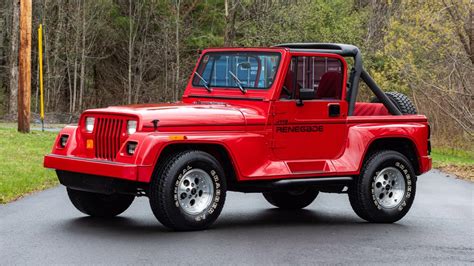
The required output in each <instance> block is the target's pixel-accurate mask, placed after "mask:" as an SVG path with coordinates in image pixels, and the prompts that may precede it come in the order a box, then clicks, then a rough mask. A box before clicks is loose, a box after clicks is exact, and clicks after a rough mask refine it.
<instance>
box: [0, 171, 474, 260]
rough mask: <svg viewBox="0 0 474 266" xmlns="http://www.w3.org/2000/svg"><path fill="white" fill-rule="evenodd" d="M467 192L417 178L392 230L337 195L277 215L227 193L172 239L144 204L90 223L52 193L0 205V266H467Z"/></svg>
mask: <svg viewBox="0 0 474 266" xmlns="http://www.w3.org/2000/svg"><path fill="white" fill-rule="evenodd" d="M473 188H474V184H473V183H471V182H467V181H462V180H457V179H454V178H451V177H446V175H445V174H443V173H440V172H438V171H432V172H430V173H428V174H425V175H423V176H421V177H420V178H419V181H418V192H417V195H416V199H415V203H414V205H413V207H412V209H411V210H410V212H409V213H408V215H407V216H406V217H405V218H404V219H402V220H401V221H399V222H397V223H395V224H369V223H366V222H364V221H363V220H361V219H360V218H358V217H357V216H356V215H355V214H354V213H353V211H352V209H351V207H350V205H349V201H348V199H347V195H345V194H320V195H319V196H318V198H317V199H316V201H315V202H314V203H313V204H311V205H310V206H309V207H307V208H306V209H304V210H301V211H296V212H286V211H281V210H278V209H275V208H272V207H271V206H270V205H269V204H268V203H267V202H266V201H265V200H264V199H263V197H262V196H261V195H260V194H243V193H229V194H228V198H227V201H226V205H225V207H224V211H223V212H222V214H221V216H220V217H219V219H218V220H217V222H216V223H215V224H214V226H213V227H212V228H211V229H209V230H205V231H200V232H184V233H178V232H170V231H168V230H167V229H166V228H164V227H163V226H162V225H161V224H159V223H158V222H157V221H156V220H155V218H154V216H153V214H152V213H151V210H150V208H149V205H148V200H147V199H146V198H139V199H137V200H136V201H135V202H134V203H133V204H132V206H131V207H130V209H128V210H127V211H126V212H125V213H123V214H122V215H121V216H119V217H117V218H114V219H112V220H100V219H93V218H90V217H86V216H84V215H82V214H81V213H79V212H78V211H76V210H75V209H74V207H73V206H72V205H71V204H70V203H69V200H68V198H67V195H66V192H65V189H64V187H61V186H60V187H56V188H53V189H49V190H46V191H44V192H41V193H37V194H34V195H31V196H28V197H26V198H23V199H21V200H18V201H16V202H13V203H10V204H7V205H0V265H11V264H20V265H24V264H34V265H46V264H47V265H49V264H114V265H116V264H160V265H168V264H194V265H200V264H212V265H229V264H232V265H235V264H251V265H267V264H288V265H289V264H336V263H343V264H377V265H378V264H449V265H453V264H470V265H473V263H474V255H473V242H474V241H473V240H474V239H473V211H474V207H473V201H474V197H473Z"/></svg>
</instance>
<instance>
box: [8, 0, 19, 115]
mask: <svg viewBox="0 0 474 266" xmlns="http://www.w3.org/2000/svg"><path fill="white" fill-rule="evenodd" d="M19 2H20V1H19V0H13V5H12V7H13V10H12V11H13V16H12V31H11V40H10V42H11V44H10V59H9V61H10V62H9V63H10V87H9V88H10V99H9V105H8V113H9V114H11V115H14V114H16V113H17V112H18V31H19V19H20V4H19Z"/></svg>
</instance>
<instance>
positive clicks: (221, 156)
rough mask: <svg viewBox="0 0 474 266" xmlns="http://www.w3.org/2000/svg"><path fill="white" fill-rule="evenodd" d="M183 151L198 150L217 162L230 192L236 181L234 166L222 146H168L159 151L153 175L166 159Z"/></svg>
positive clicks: (183, 144) (180, 144) (182, 144)
mask: <svg viewBox="0 0 474 266" xmlns="http://www.w3.org/2000/svg"><path fill="white" fill-rule="evenodd" d="M185 150H200V151H204V152H207V153H209V154H211V155H212V156H214V157H215V158H216V159H217V160H218V161H219V163H220V164H221V166H222V168H223V169H224V172H225V175H226V181H227V189H228V190H230V189H232V187H234V184H235V183H236V181H237V179H236V172H235V168H234V164H233V162H232V158H231V157H230V155H229V152H228V151H227V149H226V148H225V147H224V146H222V145H219V144H208V143H202V144H194V143H176V144H170V145H168V146H166V147H165V148H164V149H163V150H162V151H161V153H160V156H159V157H158V160H157V162H156V164H155V171H154V173H156V172H157V171H158V169H159V166H160V165H161V164H163V163H165V161H166V159H167V158H168V157H169V156H170V155H172V154H175V153H178V152H181V151H185Z"/></svg>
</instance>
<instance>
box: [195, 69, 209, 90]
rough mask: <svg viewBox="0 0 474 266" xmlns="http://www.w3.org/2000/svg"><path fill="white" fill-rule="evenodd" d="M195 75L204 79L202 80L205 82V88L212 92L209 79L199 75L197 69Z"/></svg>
mask: <svg viewBox="0 0 474 266" xmlns="http://www.w3.org/2000/svg"><path fill="white" fill-rule="evenodd" d="M194 75H196V76H197V77H198V78H199V79H200V80H202V82H203V83H204V88H206V90H207V91H208V92H212V89H211V87H210V86H209V82H207V80H205V79H204V78H203V77H202V76H201V75H199V73H197V71H195V72H194Z"/></svg>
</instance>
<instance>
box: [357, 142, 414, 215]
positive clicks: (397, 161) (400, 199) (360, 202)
mask: <svg viewBox="0 0 474 266" xmlns="http://www.w3.org/2000/svg"><path fill="white" fill-rule="evenodd" d="M415 192H416V174H415V171H414V169H413V166H412V165H411V163H410V161H409V160H408V159H407V158H406V157H405V156H404V155H403V154H401V153H399V152H396V151H388V150H387V151H380V152H377V153H375V154H373V155H372V156H370V158H369V159H368V160H367V161H366V162H365V164H364V167H363V169H362V171H361V174H360V176H359V177H358V179H357V180H356V181H355V182H354V184H353V185H352V186H351V187H350V189H349V201H350V203H351V206H352V208H353V209H354V211H355V213H356V214H357V215H358V216H359V217H361V218H362V219H364V220H366V221H369V222H382V223H393V222H396V221H398V220H400V219H401V218H403V217H404V216H405V215H406V214H407V212H408V210H409V209H410V207H411V205H412V204H413V200H414V199H415Z"/></svg>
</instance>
